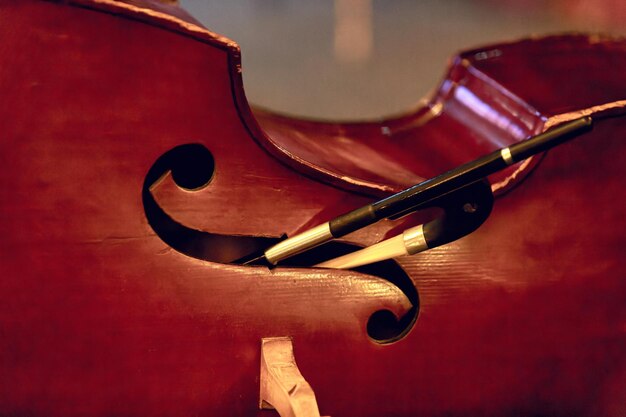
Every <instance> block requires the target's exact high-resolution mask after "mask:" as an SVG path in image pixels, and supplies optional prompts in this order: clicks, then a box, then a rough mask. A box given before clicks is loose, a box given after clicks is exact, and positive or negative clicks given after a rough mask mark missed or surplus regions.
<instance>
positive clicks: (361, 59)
mask: <svg viewBox="0 0 626 417" xmlns="http://www.w3.org/2000/svg"><path fill="white" fill-rule="evenodd" d="M180 4H181V6H182V7H183V8H185V9H186V10H187V11H189V12H190V13H191V14H192V15H193V16H194V17H196V19H198V20H199V21H201V22H202V23H203V24H204V25H205V26H206V27H207V28H209V29H210V30H212V31H214V32H217V33H219V34H222V35H225V36H227V37H229V38H230V39H232V40H234V41H236V42H237V43H238V44H239V45H240V46H241V50H242V60H243V76H244V86H245V90H246V93H247V96H248V100H249V101H250V102H251V103H254V104H257V105H260V106H262V107H266V108H269V109H272V110H275V111H279V112H282V113H288V114H293V115H300V116H307V117H312V118H324V119H335V120H336V119H344V120H345V119H371V118H379V117H381V116H385V115H390V114H397V113H400V112H405V111H407V110H409V109H410V108H413V107H415V105H416V104H417V103H418V102H419V101H420V99H422V98H423V97H424V96H426V95H427V94H428V93H429V92H430V91H431V90H433V89H434V88H435V87H436V86H437V84H438V82H439V80H440V79H441V77H442V76H443V74H444V71H445V68H446V65H447V63H448V60H449V58H450V57H451V56H452V55H454V54H455V53H456V52H458V51H460V50H463V49H468V48H473V47H477V46H482V45H486V44H491V43H497V42H502V41H511V40H515V39H519V38H523V37H528V36H538V35H545V34H554V33H562V32H589V33H603V34H611V35H616V36H624V35H626V0H551V1H546V0H544V1H539V0H500V1H497V0H445V1H444V0H439V1H437V0H421V1H417V0H413V1H409V0H388V1H383V0H233V1H224V0H180Z"/></svg>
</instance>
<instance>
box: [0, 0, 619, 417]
mask: <svg viewBox="0 0 626 417" xmlns="http://www.w3.org/2000/svg"><path fill="white" fill-rule="evenodd" d="M493 51H498V53H494V52H493ZM0 56H1V57H2V61H3V64H2V67H1V69H0V96H1V97H2V100H1V101H0V130H1V133H0V135H1V136H0V137H1V138H2V140H1V142H0V147H1V152H0V158H1V160H2V166H3V170H2V173H0V183H1V184H0V190H1V191H0V232H1V235H0V236H2V238H1V239H0V243H1V253H2V255H1V257H0V275H1V279H0V296H1V297H2V303H1V305H0V335H1V337H0V340H1V343H0V371H1V372H0V375H1V377H0V380H1V381H2V386H1V388H0V414H2V415H48V416H55V415H59V416H60V415H64V416H71V415H92V416H108V415H144V416H156V415H171V416H183V415H196V414H211V415H232V416H249V415H256V414H257V413H259V414H268V415H269V413H271V412H270V411H258V410H257V408H258V390H259V386H258V384H259V380H258V378H259V377H258V374H259V363H260V344H261V339H262V338H264V337H272V336H290V337H291V338H292V340H293V342H294V347H295V351H296V356H297V360H298V365H299V367H300V369H301V371H302V373H303V374H304V375H305V376H306V378H307V380H308V381H309V382H310V383H311V385H312V386H313V387H314V389H315V392H316V396H317V399H318V402H319V404H320V411H321V412H322V413H323V414H330V415H333V416H380V415H397V416H412V415H418V414H420V415H474V414H480V415H494V416H495V415H522V414H523V415H556V416H558V415H581V416H582V415H585V416H587V415H589V416H591V415H607V416H612V415H613V416H617V415H621V414H620V413H623V411H624V403H623V398H624V393H625V390H626V355H625V354H624V352H625V351H626V349H625V348H626V335H625V334H624V325H625V323H626V322H625V319H626V316H625V310H624V306H625V305H626V303H625V301H626V299H625V294H626V284H625V282H626V281H624V271H626V268H625V266H626V265H625V261H624V259H623V256H622V252H623V250H624V247H626V242H625V241H624V239H625V238H624V233H623V231H624V230H625V226H626V224H625V220H624V217H623V215H622V208H623V198H624V191H623V185H622V184H621V181H620V178H621V177H622V176H623V175H624V174H626V173H625V172H624V166H623V161H624V160H626V155H625V154H626V147H625V146H624V144H623V140H621V138H622V137H623V135H624V132H625V129H626V124H625V122H624V119H623V118H620V117H618V116H619V115H620V114H622V113H623V108H624V106H625V105H626V103H625V99H626V89H625V87H624V84H623V81H622V80H621V78H620V77H621V74H623V73H624V70H625V69H626V43H624V41H623V40H614V39H605V38H592V37H586V36H560V37H549V38H544V39H535V40H528V41H521V42H517V43H511V44H504V45H494V46H490V47H487V48H483V49H481V50H476V51H469V52H466V53H464V54H461V55H460V56H459V57H458V58H457V59H456V61H454V63H453V65H452V66H451V68H450V70H449V72H448V75H447V77H446V79H445V80H444V82H443V83H442V85H441V86H440V88H439V90H438V91H437V93H436V94H435V95H433V97H432V98H431V101H430V102H429V103H428V105H426V106H424V107H423V108H421V109H419V110H417V111H416V112H414V113H411V114H407V115H404V116H401V117H398V118H394V119H390V120H386V121H382V122H371V123H359V124H349V123H343V124H340V123H321V122H311V121H301V120H295V119H291V118H287V117H284V116H280V115H275V114H272V113H270V112H266V111H260V110H253V109H250V107H249V106H248V104H247V102H246V100H245V96H244V93H243V87H242V81H241V74H240V70H239V68H240V66H239V49H238V47H237V45H236V44H234V43H233V42H232V41H229V40H228V39H225V38H222V37H219V36H218V35H215V34H213V33H211V32H209V31H207V30H205V29H203V28H201V27H200V26H198V25H196V24H195V23H194V22H193V20H192V19H191V18H189V17H188V16H186V15H185V14H184V13H183V12H182V11H179V10H177V9H172V8H163V9H159V8H158V7H156V6H155V5H154V4H152V3H150V2H147V1H146V2H142V1H136V2H129V3H120V2H115V1H112V0H98V1H88V0H80V1H68V2H56V1H41V0H25V1H20V2H14V1H1V2H0ZM572 57H574V58H572ZM572 59H574V61H572ZM580 114H593V115H594V116H597V117H598V119H599V120H600V122H599V123H597V125H596V127H595V129H594V131H593V132H592V133H591V134H589V135H587V136H585V137H584V138H581V139H578V140H576V141H574V142H572V143H568V144H566V145H563V146H561V147H559V148H556V149H555V150H553V151H551V152H550V153H549V154H547V155H546V156H545V157H543V158H542V159H541V160H539V159H540V158H534V159H533V160H531V161H527V162H525V163H523V164H520V165H517V166H514V167H511V168H510V169H509V170H507V171H505V172H503V173H501V174H498V175H497V176H494V177H492V178H490V180H491V182H492V186H493V189H494V192H495V194H496V202H495V206H494V209H493V212H492V214H491V216H490V218H489V219H488V221H487V222H486V223H485V224H484V225H483V226H482V227H481V229H479V230H478V231H477V232H475V233H473V234H471V235H470V236H467V237H466V238H463V239H461V240H459V241H456V242H454V243H451V244H449V245H446V246H444V247H441V248H437V249H433V250H431V251H428V252H425V253H423V254H420V255H418V256H415V257H412V258H407V259H400V260H398V263H395V262H391V263H390V264H387V265H386V266H385V267H382V268H378V269H373V270H369V271H361V272H357V271H334V270H322V269H315V268H309V267H306V266H303V265H304V264H305V263H306V262H304V261H303V263H302V265H300V264H298V262H294V263H292V264H291V265H289V266H280V267H277V268H275V269H272V270H270V269H268V268H266V267H263V266H242V265H237V264H234V263H230V262H229V260H231V259H236V258H237V256H239V255H240V254H241V253H242V252H246V251H248V250H254V249H257V246H259V245H264V244H266V243H267V242H271V241H274V240H277V239H280V238H281V236H283V235H284V234H287V235H293V234H295V233H297V232H299V231H302V230H305V229H307V228H309V227H311V226H314V225H316V224H319V223H321V222H323V221H326V220H328V219H329V218H332V217H334V216H336V215H339V214H342V213H344V212H346V211H349V210H351V209H353V208H356V207H360V206H362V205H364V204H366V203H367V202H369V201H371V200H372V199H373V198H375V197H379V196H382V195H386V194H389V193H391V192H394V191H398V190H400V189H402V188H404V187H406V186H409V185H412V184H414V183H417V182H419V181H421V180H423V179H425V178H429V177H431V176H433V175H436V174H438V173H441V172H443V171H444V170H446V169H449V168H452V167H454V166H455V165H457V164H460V163H462V162H465V161H468V160H470V159H472V158H474V157H477V156H480V155H481V154H483V153H485V152H488V151H491V150H494V149H497V148H499V147H501V146H506V145H507V144H511V143H514V142H517V141H519V140H521V139H523V138H524V137H526V136H528V135H530V134H534V133H538V132H540V131H541V130H544V129H545V128H547V127H548V126H550V125H553V124H557V123H559V122H560V121H562V120H567V119H568V118H574V117H576V116H577V115H580ZM187 151H189V152H187ZM196 151H197V152H196ZM164 155H167V157H164ZM194 155H196V156H197V155H204V157H202V156H201V157H199V159H197V160H196V159H194V158H195V156H194ZM424 155H429V156H428V157H425V156H424ZM188 158H191V159H188ZM203 162H206V163H203ZM195 166H200V168H198V170H195V169H193V167H195ZM207 166H209V167H210V168H209V169H208V172H202V169H203V168H202V167H204V168H206V167H207ZM189 167H192V168H191V169H187V170H186V171H185V169H186V168H189ZM181 170H182V173H180V171H181ZM431 214H432V213H416V214H415V215H414V216H409V217H406V218H403V219H400V220H397V221H386V222H383V223H382V224H379V225H376V226H375V227H373V228H371V229H368V230H366V231H362V232H358V233H355V234H354V235H351V236H348V238H347V239H346V240H345V242H343V243H339V244H337V245H336V246H335V248H336V249H337V250H344V249H345V247H347V245H348V244H351V245H367V244H370V243H373V242H376V241H379V240H382V239H383V238H384V237H386V236H392V235H394V234H396V233H397V231H398V230H399V229H401V228H402V227H404V226H406V225H410V224H416V223H418V222H420V221H422V220H423V219H424V218H426V217H428V216H430V215H431ZM187 237H189V239H187ZM381 311H388V312H391V313H392V314H393V315H395V317H398V318H402V317H409V319H405V320H404V321H402V320H401V321H400V323H401V326H404V327H402V328H399V329H398V328H396V329H393V331H391V330H390V332H391V333H389V334H391V336H390V337H386V336H385V334H386V333H385V331H384V329H382V330H381V329H380V327H381V326H382V327H384V326H385V325H386V323H387V321H389V320H388V317H387V321H385V320H382V321H381V322H380V323H378V324H377V320H378V318H379V316H380V313H379V312H381ZM407 314H408V315H409V316H407ZM391 322H393V320H391ZM381 323H382V324H381ZM377 332H379V333H377ZM380 335H383V336H380Z"/></svg>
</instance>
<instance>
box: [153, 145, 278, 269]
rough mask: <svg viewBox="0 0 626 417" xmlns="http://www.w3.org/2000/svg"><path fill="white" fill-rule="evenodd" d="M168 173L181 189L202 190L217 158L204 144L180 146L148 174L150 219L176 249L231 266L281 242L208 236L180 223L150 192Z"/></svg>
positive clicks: (158, 161)
mask: <svg viewBox="0 0 626 417" xmlns="http://www.w3.org/2000/svg"><path fill="white" fill-rule="evenodd" d="M168 172H171V175H172V179H173V180H174V182H175V183H176V185H178V186H179V187H181V188H183V189H185V190H188V191H193V190H198V189H201V188H204V187H206V186H208V185H209V183H210V182H211V179H212V178H213V176H214V174H215V159H214V158H213V155H212V154H211V152H210V151H209V150H208V149H207V148H206V147H204V146H203V145H200V144H185V145H180V146H177V147H175V148H173V149H171V150H170V151H168V152H166V153H164V154H163V155H161V157H159V158H158V159H157V160H156V161H155V163H154V164H153V165H152V167H151V168H150V170H149V171H148V174H147V175H146V178H145V180H144V183H143V189H142V200H143V206H144V211H145V214H146V218H147V219H148V223H149V224H150V226H151V227H152V229H153V230H154V231H155V233H156V234H157V235H158V236H159V238H161V240H163V242H165V243H167V244H168V245H169V246H170V247H172V248H173V249H175V250H177V251H178V252H181V253H184V254H185V255H188V256H191V257H193V258H197V259H203V260H206V261H210V262H218V263H231V262H233V261H234V260H236V259H239V258H241V257H243V256H245V255H247V254H249V253H251V252H254V251H258V250H262V249H265V248H267V247H269V246H271V245H273V244H275V243H277V242H278V241H280V239H279V238H267V237H255V236H231V235H220V234H215V233H208V232H203V231H200V230H197V229H193V228H191V227H188V226H185V225H183V224H180V223H178V222H177V221H175V220H174V219H172V218H171V217H170V216H169V215H168V214H167V213H166V212H165V211H164V210H163V209H162V208H161V207H160V206H159V204H158V203H157V202H156V200H155V199H154V197H153V195H152V193H151V192H150V188H151V187H152V186H153V185H155V184H156V183H157V182H158V181H159V180H160V179H161V178H162V177H163V176H164V175H165V174H167V173H168Z"/></svg>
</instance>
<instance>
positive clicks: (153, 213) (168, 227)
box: [142, 144, 419, 343]
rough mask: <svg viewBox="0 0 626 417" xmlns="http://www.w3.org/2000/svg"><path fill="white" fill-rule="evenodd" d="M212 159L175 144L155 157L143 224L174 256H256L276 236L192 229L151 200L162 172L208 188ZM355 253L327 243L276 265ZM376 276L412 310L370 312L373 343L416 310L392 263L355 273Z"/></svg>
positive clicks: (401, 330)
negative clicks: (401, 294)
mask: <svg viewBox="0 0 626 417" xmlns="http://www.w3.org/2000/svg"><path fill="white" fill-rule="evenodd" d="M215 168H216V167H215V159H214V158H213V155H212V154H211V152H210V151H209V150H208V149H207V148H206V147H204V146H203V145H200V144H185V145H179V146H177V147H175V148H173V149H171V150H170V151H168V152H166V153H164V154H163V155H162V156H161V157H159V158H158V159H157V160H156V161H155V163H154V164H153V165H152V167H151V168H150V169H149V171H148V173H147V175H146V178H145V180H144V184H143V189H142V200H143V205H144V211H145V215H146V218H147V220H148V223H149V224H150V226H151V227H152V229H153V230H154V231H155V233H156V234H157V236H159V238H160V239H161V240H163V242H165V243H166V244H168V245H169V246H170V247H172V248H173V249H175V250H176V251H178V252H181V253H183V254H185V255H187V256H191V257H193V258H197V259H202V260H205V261H209V262H217V263H225V264H232V263H235V261H236V260H238V259H240V258H243V257H244V256H246V255H249V254H250V253H254V252H260V251H262V250H265V249H267V248H268V247H270V246H272V245H274V244H276V243H278V242H279V241H280V240H282V238H268V237H259V236H240V235H222V234H216V233H209V232H204V231H200V230H197V229H193V228H191V227H188V226H185V225H183V224H180V223H179V222H177V221H176V220H174V219H173V218H171V217H170V216H169V215H168V214H167V213H166V212H165V211H164V210H163V209H162V208H161V207H160V206H159V204H158V203H157V202H156V200H155V198H154V196H153V195H152V193H151V190H150V189H151V187H153V186H154V185H156V184H157V183H158V182H159V181H160V180H161V179H162V178H163V176H165V175H166V174H167V173H171V176H172V179H173V181H174V182H175V183H176V185H178V186H179V187H180V188H182V189H185V190H187V191H195V190H200V189H203V188H204V187H207V186H210V183H211V180H212V179H213V176H214V175H215ZM357 249H360V248H359V247H356V246H355V245H351V244H347V243H342V242H330V243H327V244H325V245H322V246H320V247H317V248H314V249H312V250H310V251H308V252H306V253H305V254H301V255H298V256H295V257H293V258H291V259H289V260H287V261H285V262H283V263H281V265H284V266H289V267H310V266H311V265H315V264H317V263H319V262H321V261H322V260H326V259H329V258H331V257H334V256H338V255H343V254H345V253H348V252H352V251H354V250H357ZM357 271H358V272H362V273H365V274H369V275H374V276H378V277H381V278H383V279H385V280H387V281H389V282H391V283H393V284H395V285H396V286H397V287H398V288H400V290H402V291H403V292H404V294H405V295H406V296H407V297H408V298H409V300H410V301H411V303H412V304H413V308H412V309H411V311H409V312H408V313H407V314H405V315H404V316H403V317H402V318H400V319H399V320H398V319H397V318H396V316H395V315H394V314H393V313H391V312H390V311H387V310H381V311H378V312H376V313H374V314H373V315H372V316H371V317H370V319H369V321H368V324H367V333H368V335H369V336H370V337H371V338H372V339H373V340H374V341H376V342H378V343H389V342H393V341H395V340H398V339H400V338H402V337H403V336H404V335H405V334H406V333H407V332H408V331H409V330H410V329H411V327H412V325H413V323H414V322H415V320H416V318H417V313H418V310H419V297H418V294H417V291H416V289H415V287H414V284H413V282H412V281H411V279H410V278H409V277H408V275H406V273H405V272H404V270H403V269H402V268H400V266H398V264H397V263H396V262H394V261H392V260H388V261H382V262H377V263H375V264H371V265H368V266H364V267H361V268H359V269H357Z"/></svg>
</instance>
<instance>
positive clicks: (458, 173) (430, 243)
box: [238, 116, 593, 269]
mask: <svg viewBox="0 0 626 417" xmlns="http://www.w3.org/2000/svg"><path fill="white" fill-rule="evenodd" d="M592 126H593V120H592V118H591V117H589V116H585V117H581V118H579V119H575V120H572V121H570V122H567V123H563V124H561V125H559V126H556V127H554V128H552V129H550V130H547V131H546V132H544V133H541V134H539V135H536V136H533V137H530V138H528V139H526V140H523V141H521V142H518V143H516V144H514V145H511V146H509V147H505V148H502V149H499V150H496V151H494V152H492V153H490V154H488V155H485V156H483V157H480V158H478V159H476V160H474V161H471V162H468V163H466V164H463V165H461V166H459V167H457V168H454V169H452V170H450V171H448V172H446V173H444V174H441V175H439V176H437V177H434V178H431V179H429V180H426V181H424V182H421V183H419V184H417V185H414V186H412V187H409V188H407V189H405V190H403V191H400V192H398V193H396V194H393V195H391V196H389V197H387V198H384V199H382V200H379V201H376V202H374V203H371V204H368V205H366V206H364V207H361V208H358V209H356V210H353V211H350V212H348V213H345V214H343V215H340V216H338V217H336V218H334V219H332V220H330V221H328V222H325V223H323V224H320V225H318V226H315V227H313V228H311V229H308V230H306V231H304V232H302V233H299V234H297V235H295V236H292V237H290V238H287V239H285V240H283V241H281V242H279V243H277V244H275V245H274V246H272V247H270V248H269V249H267V250H265V251H264V252H263V253H261V254H255V255H251V256H248V257H246V258H243V259H241V260H239V262H238V263H241V264H243V265H252V264H265V265H267V266H270V267H273V266H276V265H277V264H278V263H279V262H280V261H283V260H285V259H287V258H290V257H292V256H295V255H297V254H300V253H302V252H305V251H307V250H309V249H312V248H314V247H317V246H319V245H322V244H324V243H326V242H329V241H331V240H333V239H337V238H340V237H343V236H345V235H347V234H349V233H352V232H355V231H357V230H359V229H361V228H364V227H366V226H369V225H371V224H373V223H376V222H378V221H379V220H382V219H397V218H400V217H402V216H404V215H407V214H410V213H412V212H414V211H417V210H420V209H423V208H426V207H432V206H438V207H442V208H444V210H445V214H444V216H443V217H442V218H440V219H436V220H433V221H431V222H429V223H426V224H422V225H419V226H416V227H413V228H410V229H408V230H406V231H404V232H403V233H402V234H400V235H398V236H395V237H393V238H390V239H387V240H385V241H382V242H380V243H377V244H375V245H372V246H370V247H367V248H365V249H362V250H359V251H356V252H353V253H350V254H348V255H344V256H342V257H339V258H335V259H332V260H330V261H326V262H322V263H320V264H317V265H315V266H318V267H325V268H341V269H345V268H354V267H357V266H361V265H365V264H368V263H372V262H377V261H381V260H384V259H389V258H393V257H397V256H402V255H412V254H415V253H418V252H422V251H424V250H427V249H432V248H435V247H437V246H441V245H443V244H446V243H449V242H452V241H454V240H456V239H459V238H460V237H462V236H465V235H467V234H468V233H471V232H472V231H474V230H476V229H477V228H478V227H479V226H480V225H481V224H482V223H483V222H484V221H485V220H486V219H487V217H488V216H489V213H490V212H491V207H492V205H493V195H492V193H491V189H490V187H489V184H488V182H487V180H486V177H487V176H489V175H491V174H494V173H495V172H498V171H500V170H502V169H504V168H506V167H508V166H510V165H512V164H515V163H518V162H520V161H523V160H525V159H527V158H529V157H531V156H533V155H536V154H538V153H541V152H545V151H547V150H549V149H551V148H553V147H555V146H557V145H560V144H562V143H564V142H567V141H569V140H571V139H573V138H575V137H578V136H580V135H581V134H583V133H586V132H588V131H589V130H591V128H592Z"/></svg>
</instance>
